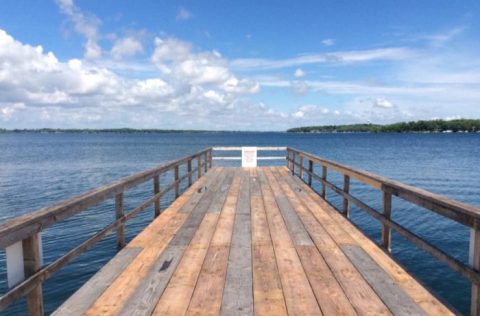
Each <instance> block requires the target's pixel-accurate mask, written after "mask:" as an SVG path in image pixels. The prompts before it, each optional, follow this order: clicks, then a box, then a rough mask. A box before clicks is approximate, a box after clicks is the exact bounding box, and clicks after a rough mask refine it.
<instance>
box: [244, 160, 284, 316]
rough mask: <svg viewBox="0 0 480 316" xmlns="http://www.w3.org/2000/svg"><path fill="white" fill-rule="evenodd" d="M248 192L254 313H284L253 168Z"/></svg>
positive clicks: (259, 190)
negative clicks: (250, 214)
mask: <svg viewBox="0 0 480 316" xmlns="http://www.w3.org/2000/svg"><path fill="white" fill-rule="evenodd" d="M250 196H251V202H250V203H251V212H252V224H251V225H252V268H253V270H252V271H253V272H252V273H253V299H254V303H253V306H254V314H255V315H287V314H288V313H287V307H286V305H285V299H284V297H283V289H282V284H281V281H280V276H279V272H278V267H277V263H276V260H275V252H274V250H273V244H272V240H271V238H270V230H269V228H268V222H267V215H266V213H265V207H264V205H263V197H262V193H261V189H260V183H259V181H258V178H257V172H256V170H255V169H253V171H252V172H251V178H250Z"/></svg>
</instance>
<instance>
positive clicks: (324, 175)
mask: <svg viewBox="0 0 480 316" xmlns="http://www.w3.org/2000/svg"><path fill="white" fill-rule="evenodd" d="M324 181H327V167H326V166H322V198H324V199H327V186H326V184H325V182H324Z"/></svg>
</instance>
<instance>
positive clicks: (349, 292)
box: [283, 177, 390, 315]
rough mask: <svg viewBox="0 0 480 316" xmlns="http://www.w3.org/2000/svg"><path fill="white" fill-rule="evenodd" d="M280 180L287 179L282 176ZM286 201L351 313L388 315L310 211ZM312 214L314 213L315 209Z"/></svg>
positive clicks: (298, 202) (296, 202)
mask: <svg viewBox="0 0 480 316" xmlns="http://www.w3.org/2000/svg"><path fill="white" fill-rule="evenodd" d="M283 179H287V178H286V177H284V178H283ZM283 188H284V189H285V190H286V191H287V192H290V193H297V194H302V193H303V190H301V191H298V190H292V189H290V190H289V189H288V187H287V186H285V185H284V186H283ZM289 198H291V199H292V202H293V204H294V205H295V207H296V211H297V212H298V214H299V215H300V217H301V219H302V221H303V223H304V224H305V227H306V228H307V230H308V231H309V233H310V236H311V237H312V239H313V240H314V242H315V245H316V246H317V248H318V250H319V251H320V253H321V254H322V256H323V257H324V258H325V262H326V263H327V264H328V266H329V267H330V269H331V271H332V272H333V274H334V276H335V278H336V279H337V281H338V282H339V284H340V285H341V286H342V289H343V291H344V292H345V294H346V296H347V297H348V299H349V301H350V303H351V304H352V306H353V307H354V308H355V310H356V311H357V312H358V313H359V314H376V315H389V314H390V311H389V309H388V307H387V306H385V304H384V303H383V302H382V300H381V299H380V298H379V297H378V295H377V294H376V293H375V292H374V291H373V289H372V288H371V287H370V285H369V284H368V283H367V282H366V281H365V279H364V278H363V277H362V275H361V274H360V273H359V272H358V271H357V269H356V268H355V266H354V265H353V264H352V263H351V262H350V260H349V259H348V257H347V256H346V255H345V254H344V253H343V252H342V250H341V249H340V248H339V246H338V245H337V243H336V242H335V241H334V240H333V239H332V237H331V236H330V235H329V233H328V232H327V230H326V229H325V228H324V227H323V225H322V224H323V222H322V223H320V222H318V221H317V220H316V218H315V217H314V214H312V212H311V211H312V210H310V209H307V208H306V207H305V205H303V200H300V199H299V198H298V197H297V196H296V194H290V195H289ZM314 211H318V210H317V209H315V210H314Z"/></svg>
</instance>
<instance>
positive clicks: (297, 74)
mask: <svg viewBox="0 0 480 316" xmlns="http://www.w3.org/2000/svg"><path fill="white" fill-rule="evenodd" d="M293 75H294V76H295V78H301V77H303V76H305V71H303V70H302V69H300V68H297V70H295V73H294V74H293Z"/></svg>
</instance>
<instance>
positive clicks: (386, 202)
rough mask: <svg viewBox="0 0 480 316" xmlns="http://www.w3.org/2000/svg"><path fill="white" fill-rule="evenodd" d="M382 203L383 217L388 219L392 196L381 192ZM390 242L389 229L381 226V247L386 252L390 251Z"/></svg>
mask: <svg viewBox="0 0 480 316" xmlns="http://www.w3.org/2000/svg"><path fill="white" fill-rule="evenodd" d="M382 203H383V215H384V216H385V218H387V219H390V216H391V214H392V195H391V194H390V193H387V192H382ZM391 241H392V233H391V231H390V227H388V226H387V225H385V224H383V225H382V246H383V248H384V249H385V250H387V251H388V252H390V251H391Z"/></svg>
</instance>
